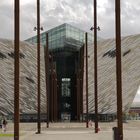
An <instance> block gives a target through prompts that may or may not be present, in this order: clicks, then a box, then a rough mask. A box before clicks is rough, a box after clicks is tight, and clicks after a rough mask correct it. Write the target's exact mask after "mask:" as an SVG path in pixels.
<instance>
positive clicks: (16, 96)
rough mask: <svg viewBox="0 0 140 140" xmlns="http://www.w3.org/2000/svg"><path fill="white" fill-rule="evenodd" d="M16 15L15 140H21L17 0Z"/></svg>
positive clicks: (18, 9) (16, 5)
mask: <svg viewBox="0 0 140 140" xmlns="http://www.w3.org/2000/svg"><path fill="white" fill-rule="evenodd" d="M14 8H15V11H14V12H15V15H14V18H15V19H14V20H15V23H14V26H15V34H14V38H15V40H14V45H15V49H14V53H15V55H14V56H15V62H14V140H19V119H20V117H19V46H20V2H19V0H15V3H14Z"/></svg>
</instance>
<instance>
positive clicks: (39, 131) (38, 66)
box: [37, 0, 41, 134]
mask: <svg viewBox="0 0 140 140" xmlns="http://www.w3.org/2000/svg"><path fill="white" fill-rule="evenodd" d="M37 103H38V108H37V112H38V115H37V134H40V133H41V120H40V0H37Z"/></svg>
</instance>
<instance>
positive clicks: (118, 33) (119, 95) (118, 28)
mask: <svg viewBox="0 0 140 140" xmlns="http://www.w3.org/2000/svg"><path fill="white" fill-rule="evenodd" d="M115 10H116V77H117V86H116V87H117V119H118V122H117V125H118V135H119V136H118V137H119V140H123V120H122V119H123V116H122V69H121V65H122V64H121V12H120V0H115Z"/></svg>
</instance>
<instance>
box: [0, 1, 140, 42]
mask: <svg viewBox="0 0 140 140" xmlns="http://www.w3.org/2000/svg"><path fill="white" fill-rule="evenodd" d="M97 1H98V25H99V26H100V27H101V31H100V32H99V33H98V35H99V36H101V37H103V38H112V37H114V30H115V28H114V27H115V25H114V21H115V19H114V14H115V13H114V10H115V9H114V1H115V0H97ZM20 2H21V40H24V39H26V38H28V37H31V36H33V35H35V32H34V31H33V28H34V26H36V0H20ZM40 2H41V25H42V26H43V27H44V30H48V29H50V28H52V27H54V26H57V25H59V24H62V23H64V22H67V23H70V24H72V25H74V26H76V27H79V28H81V29H84V30H86V31H89V29H90V27H91V26H92V25H93V0H40ZM121 2H122V3H121V5H122V35H123V36H125V35H130V34H139V33H140V25H139V23H140V18H139V13H140V8H139V7H140V1H139V0H121ZM13 19H14V0H0V20H1V22H0V31H1V32H0V38H10V39H13V30H14V28H13V27H14V25H13V24H14V20H13Z"/></svg>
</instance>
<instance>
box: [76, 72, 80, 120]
mask: <svg viewBox="0 0 140 140" xmlns="http://www.w3.org/2000/svg"><path fill="white" fill-rule="evenodd" d="M79 82H80V74H79V70H78V71H77V82H76V84H77V86H76V87H77V121H80V102H79V98H80V87H79V86H80V84H79Z"/></svg>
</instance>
